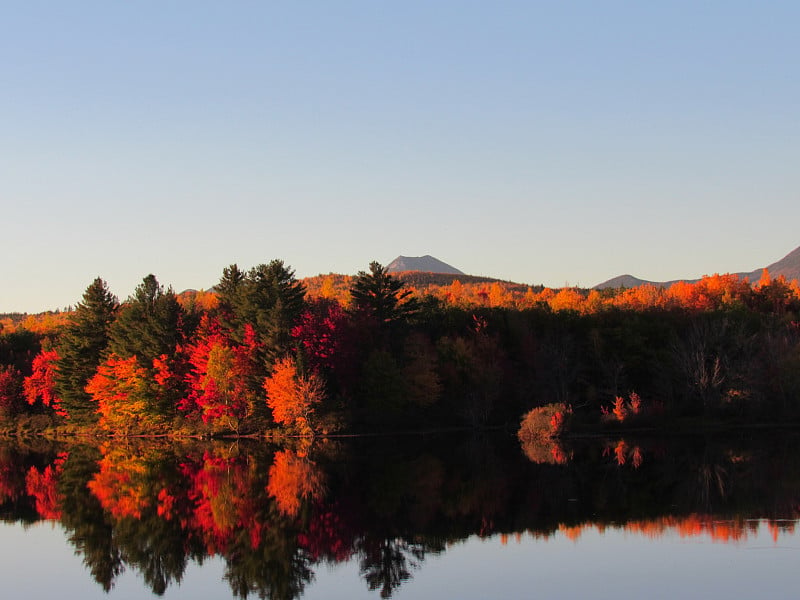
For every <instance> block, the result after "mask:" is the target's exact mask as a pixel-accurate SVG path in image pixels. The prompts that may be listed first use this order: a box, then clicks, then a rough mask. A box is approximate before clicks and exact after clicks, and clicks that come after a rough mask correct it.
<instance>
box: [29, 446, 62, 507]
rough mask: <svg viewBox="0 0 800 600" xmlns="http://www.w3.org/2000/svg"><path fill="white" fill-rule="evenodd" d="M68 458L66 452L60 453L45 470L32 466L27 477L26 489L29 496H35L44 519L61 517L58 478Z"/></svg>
mask: <svg viewBox="0 0 800 600" xmlns="http://www.w3.org/2000/svg"><path fill="white" fill-rule="evenodd" d="M66 459H67V454H66V453H62V454H59V456H58V458H57V459H56V460H55V462H53V464H51V465H47V466H46V467H45V468H44V471H41V472H40V471H39V470H38V469H37V468H36V467H31V468H30V470H29V471H28V474H27V475H26V477H25V489H26V491H27V493H28V495H29V496H33V498H34V500H35V504H36V512H38V513H39V516H40V517H42V518H43V519H51V520H58V519H60V518H61V509H60V507H59V504H60V501H59V495H58V478H59V476H60V475H61V471H62V470H63V464H64V461H65V460H66Z"/></svg>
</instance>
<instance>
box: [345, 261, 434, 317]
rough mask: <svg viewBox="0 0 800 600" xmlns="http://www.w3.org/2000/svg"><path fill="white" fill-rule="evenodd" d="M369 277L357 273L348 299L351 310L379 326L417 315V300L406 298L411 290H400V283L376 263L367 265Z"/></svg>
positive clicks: (361, 272)
mask: <svg viewBox="0 0 800 600" xmlns="http://www.w3.org/2000/svg"><path fill="white" fill-rule="evenodd" d="M369 271H370V272H369V273H366V272H364V271H359V273H358V276H357V277H356V279H355V281H354V282H353V285H352V286H350V295H351V296H352V298H353V308H354V309H355V311H356V312H360V313H362V314H365V315H367V316H369V317H372V318H373V319H375V320H376V321H377V322H378V323H379V324H391V323H396V322H401V321H404V320H407V319H408V318H409V317H411V316H412V315H413V314H415V313H416V312H417V311H418V308H419V305H418V302H417V301H416V299H414V298H409V296H410V295H411V291H410V290H403V289H402V288H403V282H402V281H400V280H399V279H397V278H396V277H393V276H392V275H391V274H389V271H388V270H387V269H386V267H384V266H382V265H381V264H380V263H379V262H377V261H372V262H371V263H370V264H369Z"/></svg>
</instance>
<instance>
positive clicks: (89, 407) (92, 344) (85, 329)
mask: <svg viewBox="0 0 800 600" xmlns="http://www.w3.org/2000/svg"><path fill="white" fill-rule="evenodd" d="M118 306H119V304H118V302H117V298H116V297H115V296H114V295H113V294H112V293H111V292H110V291H109V290H108V287H107V285H106V282H105V281H103V280H102V279H100V278H99V277H98V278H97V279H95V280H94V281H93V282H92V283H91V285H89V287H88V288H86V291H85V292H84V294H83V299H82V301H81V302H79V303H78V306H77V307H76V308H75V312H74V314H73V316H72V318H71V320H70V321H69V323H68V325H67V326H66V328H65V329H64V331H63V333H62V334H61V338H60V341H59V345H58V348H57V350H58V356H59V360H58V363H57V366H56V379H55V384H56V390H57V392H58V394H59V396H60V397H61V406H62V408H63V409H64V410H66V411H67V413H68V414H69V418H70V420H72V421H73V422H75V423H90V422H93V421H95V420H96V418H97V415H96V413H95V409H96V407H95V405H94V403H93V402H92V401H91V398H90V396H89V394H87V393H86V391H85V390H84V388H85V387H86V383H87V382H88V381H89V378H90V377H92V375H94V373H95V371H96V370H97V365H99V364H100V361H101V359H102V357H103V354H104V352H105V350H106V348H107V346H108V340H109V329H110V327H111V324H112V323H113V321H114V318H115V316H116V314H117V308H118Z"/></svg>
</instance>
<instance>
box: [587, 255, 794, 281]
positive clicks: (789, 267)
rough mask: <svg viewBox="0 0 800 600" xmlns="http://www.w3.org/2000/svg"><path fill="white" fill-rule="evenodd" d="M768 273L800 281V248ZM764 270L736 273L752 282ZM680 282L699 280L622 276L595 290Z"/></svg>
mask: <svg viewBox="0 0 800 600" xmlns="http://www.w3.org/2000/svg"><path fill="white" fill-rule="evenodd" d="M766 269H767V271H769V274H770V275H771V276H772V277H778V276H780V275H783V276H784V277H786V279H787V280H788V281H791V280H792V279H797V280H800V247H797V248H795V249H794V250H792V251H791V252H790V253H789V254H787V255H786V256H784V257H783V258H782V259H780V260H779V261H777V262H774V263H772V264H771V265H768V266H767V267H766ZM763 270H764V268H761V269H756V270H754V271H743V272H741V273H736V275H738V276H739V277H747V278H748V279H749V280H750V281H751V282H753V281H758V280H759V279H760V278H761V272H762V271H763ZM678 281H686V282H688V283H694V282H696V281H698V279H675V280H673V281H648V280H646V279H639V278H638V277H634V276H633V275H620V276H619V277H614V278H612V279H609V280H608V281H604V282H603V283H598V284H597V285H596V286H594V287H595V289H598V290H601V289H604V288H619V287H626V288H631V287H636V286H639V285H644V284H646V283H649V284H652V285H655V286H659V287H669V286H671V285H672V284H673V283H677V282H678Z"/></svg>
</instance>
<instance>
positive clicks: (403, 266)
mask: <svg viewBox="0 0 800 600" xmlns="http://www.w3.org/2000/svg"><path fill="white" fill-rule="evenodd" d="M386 269H387V270H388V271H389V273H399V272H401V271H423V272H425V273H449V274H451V275H463V274H464V273H463V272H462V271H459V270H458V269H456V268H455V267H451V266H450V265H448V264H447V263H445V262H442V261H441V260H439V259H438V258H434V257H433V256H430V255H429V254H426V255H425V256H398V257H397V258H395V259H394V260H393V261H392V262H390V263H389V265H388V266H387V267H386Z"/></svg>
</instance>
